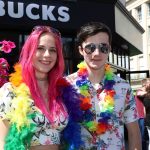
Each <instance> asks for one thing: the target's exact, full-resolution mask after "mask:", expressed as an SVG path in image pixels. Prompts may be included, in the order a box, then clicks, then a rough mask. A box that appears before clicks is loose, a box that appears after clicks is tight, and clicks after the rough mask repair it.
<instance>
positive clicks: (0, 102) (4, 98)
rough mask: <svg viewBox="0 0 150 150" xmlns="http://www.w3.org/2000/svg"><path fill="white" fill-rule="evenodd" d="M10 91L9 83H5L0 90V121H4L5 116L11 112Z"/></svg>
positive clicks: (11, 95) (11, 94)
mask: <svg viewBox="0 0 150 150" xmlns="http://www.w3.org/2000/svg"><path fill="white" fill-rule="evenodd" d="M11 89H12V86H11V84H10V83H6V84H4V85H3V86H2V87H1V88H0V119H5V118H6V114H7V113H8V112H9V111H10V110H11V100H12V98H13V93H12V92H11Z"/></svg>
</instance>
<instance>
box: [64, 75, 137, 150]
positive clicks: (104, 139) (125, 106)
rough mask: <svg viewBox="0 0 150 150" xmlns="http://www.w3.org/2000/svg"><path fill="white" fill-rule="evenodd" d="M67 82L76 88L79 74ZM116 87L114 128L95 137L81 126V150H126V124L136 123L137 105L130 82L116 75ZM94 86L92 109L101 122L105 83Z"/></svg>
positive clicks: (72, 76) (112, 120) (92, 86)
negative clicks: (100, 115) (82, 143)
mask: <svg viewBox="0 0 150 150" xmlns="http://www.w3.org/2000/svg"><path fill="white" fill-rule="evenodd" d="M67 80H68V81H69V82H70V83H71V84H73V85H74V87H75V88H76V89H77V91H78V92H79V89H78V87H77V86H76V81H77V80H78V76H77V73H74V74H71V75H69V76H67ZM114 81H115V85H114V86H113V88H114V90H115V92H116V94H115V97H114V100H115V106H114V112H113V115H112V116H113V117H112V119H111V120H110V124H111V125H113V128H112V129H111V130H109V131H106V132H105V133H104V134H101V135H99V136H96V135H94V134H93V133H91V132H90V131H88V130H87V128H86V127H83V126H81V136H82V140H83V141H84V145H83V147H82V148H81V150H125V141H124V124H128V123H131V122H134V121H136V120H137V119H138V115H137V110H136V104H135V100H134V96H133V94H132V90H131V87H130V85H129V83H128V82H126V81H125V80H123V79H121V78H120V77H118V76H116V75H114ZM103 82H104V79H103V81H102V83H101V84H95V85H92V83H91V86H90V87H91V88H90V94H91V100H92V108H91V111H92V112H93V114H94V116H95V120H96V121H98V120H99V114H100V110H101V103H102V102H104V97H105V94H106V93H104V92H103V84H104V83H103Z"/></svg>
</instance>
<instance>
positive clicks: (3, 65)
mask: <svg viewBox="0 0 150 150" xmlns="http://www.w3.org/2000/svg"><path fill="white" fill-rule="evenodd" d="M8 67H9V64H8V62H7V60H6V59H4V58H0V69H8Z"/></svg>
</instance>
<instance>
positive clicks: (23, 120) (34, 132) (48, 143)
mask: <svg viewBox="0 0 150 150" xmlns="http://www.w3.org/2000/svg"><path fill="white" fill-rule="evenodd" d="M14 68H15V72H14V73H12V74H11V75H10V82H8V83H6V84H4V85H3V87H2V88H1V89H0V149H1V150H3V149H5V150H27V149H30V150H41V149H42V150H58V149H59V144H60V132H61V131H62V130H63V129H64V128H65V127H66V125H67V123H68V121H69V117H68V112H67V109H68V110H69V108H67V109H66V107H65V105H64V103H63V101H64V102H66V103H67V104H69V100H73V99H72V94H71V91H73V90H71V88H70V87H69V84H68V83H67V82H66V81H65V80H64V79H62V78H61V77H62V74H63V70H64V60H63V54H62V43H61V35H60V33H59V32H58V31H57V30H56V29H54V28H51V27H48V26H36V27H35V28H34V29H33V31H32V33H31V34H30V35H29V37H28V39H27V40H26V42H25V44H24V46H23V48H22V51H21V55H20V60H19V63H18V64H16V65H15V67H14ZM65 88H66V89H65ZM69 89H70V90H69ZM65 91H66V92H65ZM69 91H70V93H68V94H69V95H70V96H66V95H67V94H66V93H67V92H69ZM73 104H74V105H73V106H72V108H73V107H74V106H76V105H75V103H73ZM71 114H72V113H71V111H70V112H69V116H70V117H71V116H72V115H71ZM74 114H75V113H74ZM75 116H76V117H78V116H77V115H75ZM71 118H72V119H73V120H74V118H75V117H74V116H72V117H71ZM72 132H73V131H72ZM64 134H65V131H64ZM64 137H66V136H64ZM66 139H67V137H66ZM70 142H71V141H70Z"/></svg>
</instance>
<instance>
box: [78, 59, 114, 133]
mask: <svg viewBox="0 0 150 150" xmlns="http://www.w3.org/2000/svg"><path fill="white" fill-rule="evenodd" d="M77 67H78V68H79V70H78V72H77V75H78V80H77V82H76V85H77V87H78V88H79V91H80V94H81V95H80V100H81V101H80V102H81V103H80V108H81V110H82V111H83V112H84V115H83V116H84V117H83V122H82V124H83V126H85V127H86V128H87V129H88V130H89V131H90V132H91V133H93V134H94V135H95V134H96V135H101V134H104V133H105V132H106V131H108V130H111V129H112V127H113V125H111V124H110V123H109V122H110V119H111V118H112V115H113V111H114V95H115V91H114V90H113V85H114V84H115V81H114V80H113V73H112V71H111V68H110V65H108V64H105V79H104V86H103V92H104V93H105V98H104V101H102V104H101V110H100V114H99V116H100V119H99V120H98V121H96V119H95V114H94V113H93V111H92V110H91V108H92V101H91V94H90V87H91V82H90V81H89V80H88V71H87V68H86V64H85V62H81V63H80V64H78V66H77Z"/></svg>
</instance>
